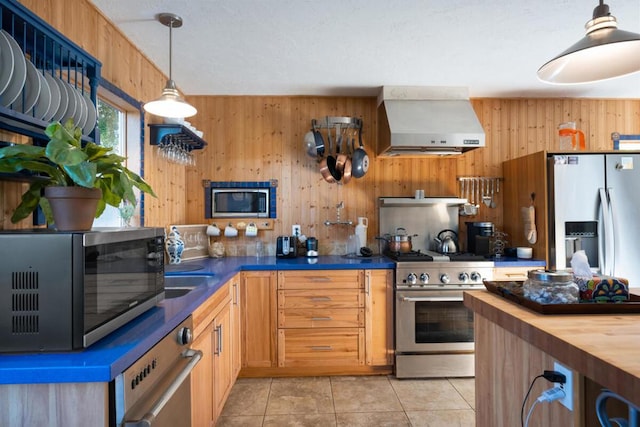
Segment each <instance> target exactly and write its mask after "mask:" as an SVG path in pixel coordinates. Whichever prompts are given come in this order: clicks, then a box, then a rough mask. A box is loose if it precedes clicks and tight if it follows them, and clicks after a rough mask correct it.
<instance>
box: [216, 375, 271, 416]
mask: <svg viewBox="0 0 640 427" xmlns="http://www.w3.org/2000/svg"><path fill="white" fill-rule="evenodd" d="M270 387H271V378H240V379H238V381H236V383H235V384H234V385H233V387H232V388H231V393H229V397H228V398H227V402H226V403H225V404H224V408H223V409H222V415H224V416H232V415H260V416H264V414H265V410H266V408H267V399H268V398H269V389H270Z"/></svg>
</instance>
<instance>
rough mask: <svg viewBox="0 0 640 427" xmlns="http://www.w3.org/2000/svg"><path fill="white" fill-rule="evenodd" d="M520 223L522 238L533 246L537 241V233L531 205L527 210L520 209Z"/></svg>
mask: <svg viewBox="0 0 640 427" xmlns="http://www.w3.org/2000/svg"><path fill="white" fill-rule="evenodd" d="M522 222H523V223H524V237H525V238H526V239H527V241H528V242H529V243H531V244H532V245H533V244H534V243H535V242H537V241H538V232H537V231H536V210H535V208H534V207H533V205H531V206H529V207H528V208H522Z"/></svg>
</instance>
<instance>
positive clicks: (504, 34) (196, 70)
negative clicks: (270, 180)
mask: <svg viewBox="0 0 640 427" xmlns="http://www.w3.org/2000/svg"><path fill="white" fill-rule="evenodd" d="M93 3H94V4H95V5H96V6H97V7H98V8H99V9H100V10H102V12H103V13H104V14H105V15H106V16H107V17H108V18H109V19H111V20H112V21H113V22H114V23H115V25H116V26H117V27H119V28H120V29H121V30H122V31H123V32H124V33H125V34H126V35H127V37H129V39H130V40H131V41H132V42H133V43H135V44H136V45H137V46H138V48H139V49H140V50H141V51H142V52H144V53H145V55H147V57H149V58H150V59H151V60H152V61H153V62H154V63H156V64H157V65H158V66H159V68H160V69H161V70H163V71H164V72H165V73H166V74H167V75H168V74H169V28H168V27H165V26H163V25H162V24H160V23H159V22H158V21H156V20H155V19H154V16H155V15H156V14H157V13H161V12H171V13H175V14H177V15H180V16H181V17H182V19H183V21H184V25H183V26H182V27H181V28H178V29H174V30H173V79H174V80H175V81H176V84H177V85H178V87H179V88H180V89H181V91H182V92H183V93H185V94H188V95H347V96H360V95H362V96H374V95H377V94H378V91H379V89H380V87H381V86H383V85H411V86H466V87H468V88H469V94H470V96H471V97H474V98H478V97H581V98H582V97H583V98H637V99H640V73H635V74H633V75H631V76H627V77H622V78H618V79H613V80H609V81H605V82H598V83H591V84H585V85H572V86H555V85H549V84H546V83H542V82H540V81H538V79H537V77H536V71H537V69H538V68H539V67H540V66H541V65H542V64H543V63H545V62H547V61H548V60H549V59H551V58H553V57H554V56H556V55H557V54H558V53H560V52H561V51H563V50H565V49H566V48H568V47H569V46H570V45H572V44H573V43H575V42H577V41H578V40H579V39H580V38H582V37H583V36H584V24H585V23H586V22H587V21H588V20H589V19H590V18H591V14H592V12H593V8H594V7H595V6H596V5H597V3H598V1H597V0H536V1H532V0H510V1H509V0H502V1H499V0H484V1H478V0H441V1H435V0H320V1H318V0H313V1H310V0H262V1H260V0H134V1H132V0H93ZM607 4H609V6H610V8H611V14H612V15H614V16H615V17H616V18H617V19H618V28H619V29H622V30H625V31H631V32H636V33H640V1H639V0H608V1H607ZM161 89H162V88H160V87H159V88H158V93H160V91H161Z"/></svg>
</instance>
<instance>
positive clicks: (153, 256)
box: [0, 228, 164, 352]
mask: <svg viewBox="0 0 640 427" xmlns="http://www.w3.org/2000/svg"><path fill="white" fill-rule="evenodd" d="M0 259H2V262H1V263H0V293H1V295H2V297H1V298H0V351H2V352H33V351H69V350H76V349H82V348H84V347H88V346H89V345H91V344H93V343H94V342H96V341H98V340H99V339H101V338H102V337H104V336H106V335H108V334H109V333H111V332H113V331H114V330H116V329H117V328H119V327H121V326H122V325H124V324H126V323H127V322H129V321H131V320H132V319H134V318H135V317H137V316H139V315H140V314H142V313H144V312H145V311H147V310H149V309H150V308H152V307H154V306H155V305H156V304H157V303H158V302H160V301H162V300H163V299H164V229H162V228H122V229H115V228H95V229H93V230H91V231H89V232H58V231H55V230H50V229H32V230H11V231H9V230H4V231H0Z"/></svg>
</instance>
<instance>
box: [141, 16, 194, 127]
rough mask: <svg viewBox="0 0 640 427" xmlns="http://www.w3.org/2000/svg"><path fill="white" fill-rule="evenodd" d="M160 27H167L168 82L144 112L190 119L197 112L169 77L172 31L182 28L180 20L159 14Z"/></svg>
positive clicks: (145, 106)
mask: <svg viewBox="0 0 640 427" xmlns="http://www.w3.org/2000/svg"><path fill="white" fill-rule="evenodd" d="M156 19H157V20H158V21H160V23H161V24H162V25H166V26H167V27H169V80H167V84H166V86H165V87H164V89H163V90H162V95H161V96H160V98H158V99H156V100H155V101H151V102H147V103H146V104H144V109H145V111H146V112H148V113H151V114H153V115H156V116H160V117H180V118H184V117H191V116H193V115H194V114H196V113H197V112H198V111H197V110H196V109H195V108H194V107H193V106H192V105H190V104H188V103H187V102H186V101H185V100H184V98H183V97H182V96H180V93H179V92H178V89H176V83H175V82H174V81H173V79H172V77H171V71H172V70H171V65H172V64H171V61H172V44H173V39H172V30H173V29H174V28H180V27H182V18H180V17H179V16H178V15H174V14H173V13H160V14H158V15H157V16H156Z"/></svg>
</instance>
